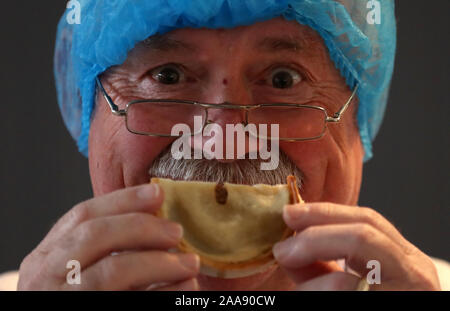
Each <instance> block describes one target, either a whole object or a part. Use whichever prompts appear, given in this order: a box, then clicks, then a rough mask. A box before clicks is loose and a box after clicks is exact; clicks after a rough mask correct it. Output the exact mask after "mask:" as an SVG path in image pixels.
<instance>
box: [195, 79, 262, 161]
mask: <svg viewBox="0 0 450 311" xmlns="http://www.w3.org/2000/svg"><path fill="white" fill-rule="evenodd" d="M215 81H216V82H215V83H211V84H210V85H209V88H208V92H207V95H206V96H204V97H203V98H202V101H204V102H207V103H211V104H214V105H217V108H216V107H214V106H213V107H209V108H207V120H206V125H205V128H204V131H203V133H202V135H201V136H200V135H197V136H194V137H192V138H191V146H193V149H194V150H195V149H197V148H199V147H200V146H201V148H202V152H203V155H204V157H207V158H209V159H215V160H218V161H220V162H230V161H234V160H236V159H240V158H248V155H249V154H250V153H257V152H258V143H257V138H256V137H255V136H252V135H249V132H248V129H249V127H245V126H246V111H245V109H242V108H233V107H236V106H238V105H239V106H243V105H246V106H247V105H252V104H253V103H252V96H251V92H250V91H249V89H248V88H247V87H246V84H245V82H243V81H239V79H232V78H229V77H227V76H220V75H219V76H217V77H216V79H215ZM222 105H224V106H225V107H223V106H222ZM195 140H197V142H196V143H195ZM197 152H199V151H197Z"/></svg>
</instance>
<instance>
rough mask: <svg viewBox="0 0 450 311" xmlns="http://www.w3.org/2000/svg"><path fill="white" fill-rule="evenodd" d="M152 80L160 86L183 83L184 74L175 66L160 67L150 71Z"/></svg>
mask: <svg viewBox="0 0 450 311" xmlns="http://www.w3.org/2000/svg"><path fill="white" fill-rule="evenodd" d="M151 75H152V78H153V79H154V80H156V81H158V82H160V83H162V84H177V83H179V82H182V81H184V74H183V72H182V71H181V70H179V69H178V68H177V66H175V65H164V66H160V67H158V68H156V69H153V70H152V71H151Z"/></svg>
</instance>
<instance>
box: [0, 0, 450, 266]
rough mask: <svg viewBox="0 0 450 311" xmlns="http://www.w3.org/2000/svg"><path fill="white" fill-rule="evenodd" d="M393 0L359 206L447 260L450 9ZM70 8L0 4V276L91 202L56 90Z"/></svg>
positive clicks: (444, 0)
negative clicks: (388, 73) (377, 120)
mask: <svg viewBox="0 0 450 311" xmlns="http://www.w3.org/2000/svg"><path fill="white" fill-rule="evenodd" d="M396 2H397V17H398V53H397V61H396V69H395V74H394V78H393V84H392V90H391V97H390V101H389V104H388V108H387V113H386V118H385V121H384V124H383V127H382V129H381V131H380V133H379V136H378V137H377V139H376V141H375V144H374V152H375V157H374V158H373V159H372V160H371V161H370V162H369V163H367V164H366V165H365V167H364V180H363V185H362V192H361V199H360V204H361V205H365V206H370V207H373V208H375V209H377V210H378V211H380V212H381V213H382V214H383V215H385V216H386V217H387V218H388V219H389V220H390V221H392V222H393V223H394V224H395V225H396V226H397V227H398V228H399V229H400V230H401V232H402V233H403V234H404V235H405V237H406V238H407V239H408V240H410V241H411V242H412V243H414V244H415V245H417V246H418V247H419V248H420V249H422V250H423V251H424V252H426V253H428V254H430V255H432V256H436V257H441V258H445V259H447V260H450V247H449V238H450V226H449V224H450V222H449V211H450V210H449V197H448V194H449V193H448V189H449V186H450V185H449V171H450V167H449V159H450V153H449V133H450V131H449V130H450V128H449V118H450V109H449V107H450V106H449V104H450V98H449V86H450V79H449V73H450V70H449V69H450V68H449V56H450V45H449V37H450V36H449V29H450V22H449V20H450V19H449V18H448V15H449V14H450V1H448V0H433V1H420V0H417V1H411V0H409V1H406V0H402V1H401V3H400V1H396ZM64 4H65V2H64V1H61V0H59V1H56V0H53V1H49V0H46V1H26V2H24V1H10V2H5V1H3V2H2V4H1V5H0V14H1V15H0V17H1V18H0V21H1V27H0V42H1V43H0V44H1V50H0V60H1V66H0V68H1V70H0V96H1V100H2V109H1V122H0V133H1V135H2V137H1V142H2V144H1V152H0V159H1V161H0V163H1V164H0V165H1V176H0V178H1V179H0V272H2V271H5V270H9V269H17V268H18V267H19V264H20V262H21V260H22V259H23V257H24V256H25V255H26V254H27V253H29V252H30V251H31V250H32V249H33V248H34V247H35V246H36V245H37V244H38V242H39V241H40V240H41V239H42V238H43V237H44V236H45V234H46V233H47V232H48V230H49V229H50V227H51V225H52V223H54V222H55V221H56V220H57V219H58V218H59V217H60V216H61V215H62V214H64V213H65V212H66V211H67V210H68V209H70V208H71V207H72V206H73V205H74V204H75V203H77V202H80V201H83V200H85V199H88V198H89V197H91V189H90V181H89V174H88V165H87V160H86V159H85V158H83V157H82V156H81V155H80V154H79V153H78V152H77V149H76V146H75V144H74V143H73V142H72V139H71V137H70V135H69V133H68V132H67V130H66V129H65V127H64V125H63V122H62V118H61V116H60V114H59V110H58V107H57V103H56V95H55V94H56V93H55V88H54V82H53V72H52V57H53V46H54V38H55V31H56V23H57V21H58V19H59V17H60V16H61V14H62V12H63V11H64V9H65V5H64Z"/></svg>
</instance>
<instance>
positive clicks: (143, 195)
mask: <svg viewBox="0 0 450 311" xmlns="http://www.w3.org/2000/svg"><path fill="white" fill-rule="evenodd" d="M158 195H159V186H158V185H156V184H150V185H145V186H142V187H141V188H140V189H139V190H138V192H137V197H138V198H139V199H141V200H145V201H147V200H152V199H154V198H156V197H158Z"/></svg>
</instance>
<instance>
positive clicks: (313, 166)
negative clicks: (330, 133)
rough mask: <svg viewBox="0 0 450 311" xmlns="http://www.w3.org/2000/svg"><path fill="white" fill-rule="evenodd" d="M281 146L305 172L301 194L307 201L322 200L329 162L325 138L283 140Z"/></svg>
mask: <svg viewBox="0 0 450 311" xmlns="http://www.w3.org/2000/svg"><path fill="white" fill-rule="evenodd" d="M280 148H281V149H282V150H283V152H285V153H286V155H287V156H288V157H289V158H290V159H291V160H292V161H293V162H294V164H295V165H296V166H297V167H298V168H299V169H300V170H301V171H302V172H303V174H304V180H303V184H302V190H301V195H302V198H303V199H304V200H305V201H307V202H314V201H320V198H321V197H322V189H323V184H324V182H325V177H326V170H327V164H328V156H327V148H326V144H324V142H323V139H322V140H317V141H308V142H282V143H280Z"/></svg>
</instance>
